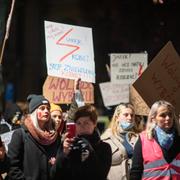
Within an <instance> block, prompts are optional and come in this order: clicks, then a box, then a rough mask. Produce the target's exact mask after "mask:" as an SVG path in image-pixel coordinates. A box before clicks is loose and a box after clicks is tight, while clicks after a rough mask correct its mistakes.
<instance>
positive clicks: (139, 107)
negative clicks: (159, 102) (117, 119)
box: [129, 86, 150, 116]
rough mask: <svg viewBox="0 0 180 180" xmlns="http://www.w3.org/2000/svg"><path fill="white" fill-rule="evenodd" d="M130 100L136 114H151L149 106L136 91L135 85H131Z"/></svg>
mask: <svg viewBox="0 0 180 180" xmlns="http://www.w3.org/2000/svg"><path fill="white" fill-rule="evenodd" d="M129 92H130V95H129V98H130V102H131V103H132V105H133V106H134V109H135V114H136V115H142V116H147V115H148V114H149V110H150V109H149V107H148V105H147V104H146V103H145V101H144V100H143V99H142V97H141V96H140V95H139V93H138V92H137V91H136V89H135V88H134V87H133V86H130V91H129Z"/></svg>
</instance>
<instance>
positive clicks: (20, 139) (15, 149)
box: [8, 127, 60, 180]
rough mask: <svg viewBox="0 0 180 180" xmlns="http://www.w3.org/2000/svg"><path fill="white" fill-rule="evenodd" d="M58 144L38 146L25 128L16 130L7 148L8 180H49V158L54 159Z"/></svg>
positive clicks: (56, 142)
mask: <svg viewBox="0 0 180 180" xmlns="http://www.w3.org/2000/svg"><path fill="white" fill-rule="evenodd" d="M59 145H60V142H59V140H56V141H55V142H54V143H53V144H51V145H47V146H44V145H41V144H39V143H38V142H37V141H36V140H35V139H34V138H33V137H32V136H31V134H30V133H29V132H28V130H27V129H26V128H25V127H22V128H19V129H17V130H16V131H15V132H14V133H13V135H12V139H11V142H10V144H9V146H8V157H9V160H10V170H9V179H10V180H25V179H26V180H49V172H50V168H51V165H50V163H49V162H48V161H49V158H50V157H56V154H57V149H58V148H59Z"/></svg>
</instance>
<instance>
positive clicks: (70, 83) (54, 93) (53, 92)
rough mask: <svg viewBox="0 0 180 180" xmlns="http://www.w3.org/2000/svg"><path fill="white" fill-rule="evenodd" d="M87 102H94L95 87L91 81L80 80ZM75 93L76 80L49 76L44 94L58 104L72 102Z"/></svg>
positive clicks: (44, 87) (44, 86)
mask: <svg viewBox="0 0 180 180" xmlns="http://www.w3.org/2000/svg"><path fill="white" fill-rule="evenodd" d="M80 90H81V91H82V94H83V98H84V101H85V103H90V104H91V103H94V87H93V85H92V84H91V83H87V82H83V81H81V82H80ZM73 94H74V80H71V79H64V78H58V77H52V76H47V78H46V81H45V83H44V85H43V95H44V96H45V97H46V98H47V99H48V100H49V101H50V102H54V103H56V104H70V103H71V102H72V98H73Z"/></svg>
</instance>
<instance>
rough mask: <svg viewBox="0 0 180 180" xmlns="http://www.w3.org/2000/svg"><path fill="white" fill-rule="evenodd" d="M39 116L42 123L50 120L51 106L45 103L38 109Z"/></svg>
mask: <svg viewBox="0 0 180 180" xmlns="http://www.w3.org/2000/svg"><path fill="white" fill-rule="evenodd" d="M37 118H38V121H39V122H40V123H43V122H44V123H45V122H47V121H49V118H50V107H49V105H47V104H43V105H41V106H39V107H38V109H37Z"/></svg>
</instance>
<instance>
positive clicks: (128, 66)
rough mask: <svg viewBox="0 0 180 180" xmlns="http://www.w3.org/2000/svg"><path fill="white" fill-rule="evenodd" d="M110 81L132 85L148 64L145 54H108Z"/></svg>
mask: <svg viewBox="0 0 180 180" xmlns="http://www.w3.org/2000/svg"><path fill="white" fill-rule="evenodd" d="M110 64H111V81H112V82H114V83H119V84H132V83H134V82H135V80H136V79H138V77H139V76H140V75H141V74H142V73H143V71H144V70H145V69H146V67H147V64H148V56H147V53H130V54H110Z"/></svg>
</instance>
